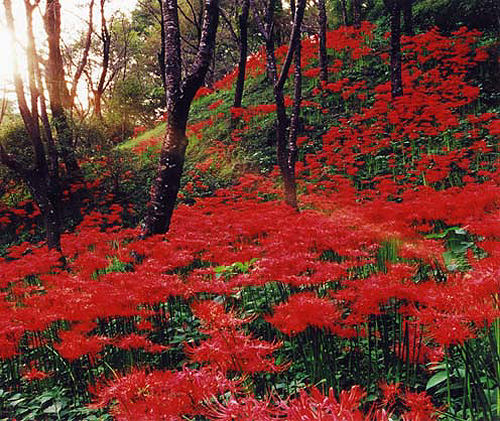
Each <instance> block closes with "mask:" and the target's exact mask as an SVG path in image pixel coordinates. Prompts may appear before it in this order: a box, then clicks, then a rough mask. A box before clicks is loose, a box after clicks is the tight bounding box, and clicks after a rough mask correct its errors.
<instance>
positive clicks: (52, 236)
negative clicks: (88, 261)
mask: <svg viewBox="0 0 500 421" xmlns="http://www.w3.org/2000/svg"><path fill="white" fill-rule="evenodd" d="M51 178H52V177H50V175H49V174H48V172H47V171H44V170H36V171H34V172H32V173H31V174H30V176H28V177H27V179H26V181H27V184H28V187H29V189H30V192H31V195H32V197H33V199H34V200H35V202H36V204H37V205H38V208H39V209H40V213H41V214H42V218H43V223H44V227H45V233H46V237H47V247H48V248H49V250H58V251H61V214H60V194H59V191H58V189H57V186H55V185H54V183H53V182H52V180H51Z"/></svg>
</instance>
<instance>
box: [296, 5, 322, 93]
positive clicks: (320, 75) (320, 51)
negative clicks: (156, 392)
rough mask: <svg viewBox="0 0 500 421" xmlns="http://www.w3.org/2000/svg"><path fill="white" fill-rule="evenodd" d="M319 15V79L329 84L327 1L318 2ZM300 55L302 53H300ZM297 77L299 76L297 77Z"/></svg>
mask: <svg viewBox="0 0 500 421" xmlns="http://www.w3.org/2000/svg"><path fill="white" fill-rule="evenodd" d="M318 9H319V10H318V12H319V13H318V14H319V67H320V74H319V78H320V80H321V81H322V82H323V83H327V82H328V55H327V51H326V31H327V16H326V5H325V0H318ZM298 55H300V52H299V53H298ZM295 76H297V75H295Z"/></svg>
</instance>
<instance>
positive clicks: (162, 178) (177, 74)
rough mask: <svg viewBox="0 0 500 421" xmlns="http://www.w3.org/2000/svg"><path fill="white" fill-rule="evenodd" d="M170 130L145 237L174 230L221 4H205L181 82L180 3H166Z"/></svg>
mask: <svg viewBox="0 0 500 421" xmlns="http://www.w3.org/2000/svg"><path fill="white" fill-rule="evenodd" d="M162 14H163V16H162V23H163V25H164V28H165V81H166V89H165V96H166V108H167V127H166V131H165V138H164V140H163V145H162V150H161V154H160V161H159V164H158V172H157V176H156V178H155V180H154V182H153V186H152V188H151V199H150V202H149V204H148V211H147V217H146V221H145V227H144V230H143V236H145V237H147V236H150V235H154V234H164V233H166V232H167V231H168V230H169V228H170V222H171V219H172V214H173V211H174V208H175V202H176V200H177V194H178V192H179V188H180V183H181V176H182V170H183V166H184V159H185V154H186V148H187V144H188V140H187V137H186V125H187V120H188V116H189V109H190V107H191V103H192V101H193V98H194V96H195V95H196V92H197V91H198V89H199V88H200V87H201V86H202V84H203V81H204V79H205V76H206V74H207V71H208V67H209V66H210V61H211V59H212V54H213V51H214V48H215V36H216V32H217V26H218V20H219V0H205V8H204V17H203V27H202V34H201V39H200V43H199V47H198V52H197V54H196V58H195V61H194V63H193V66H192V68H191V70H190V73H189V74H188V75H187V76H186V78H185V79H184V80H182V79H181V69H182V57H181V43H180V30H179V17H178V8H177V0H163V6H162Z"/></svg>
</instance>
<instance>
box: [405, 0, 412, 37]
mask: <svg viewBox="0 0 500 421" xmlns="http://www.w3.org/2000/svg"><path fill="white" fill-rule="evenodd" d="M412 9H413V0H403V32H404V33H405V35H408V36H409V37H412V36H413V35H415V32H414V30H413V10H412Z"/></svg>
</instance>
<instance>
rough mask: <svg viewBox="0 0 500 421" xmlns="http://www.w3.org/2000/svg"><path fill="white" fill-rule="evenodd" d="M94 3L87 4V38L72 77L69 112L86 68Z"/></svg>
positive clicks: (92, 29)
mask: <svg viewBox="0 0 500 421" xmlns="http://www.w3.org/2000/svg"><path fill="white" fill-rule="evenodd" d="M94 3H95V0H91V2H90V4H89V26H88V31H87V37H86V38H85V46H84V47H83V54H82V58H81V60H80V63H79V65H78V67H77V69H76V72H75V75H74V76H73V82H72V84H71V92H70V108H71V110H73V109H74V107H75V99H76V95H77V90H78V83H79V82H80V78H81V77H82V74H83V71H84V69H85V66H87V62H88V58H89V51H90V46H91V43H92V33H93V32H94V25H93V19H94Z"/></svg>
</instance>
